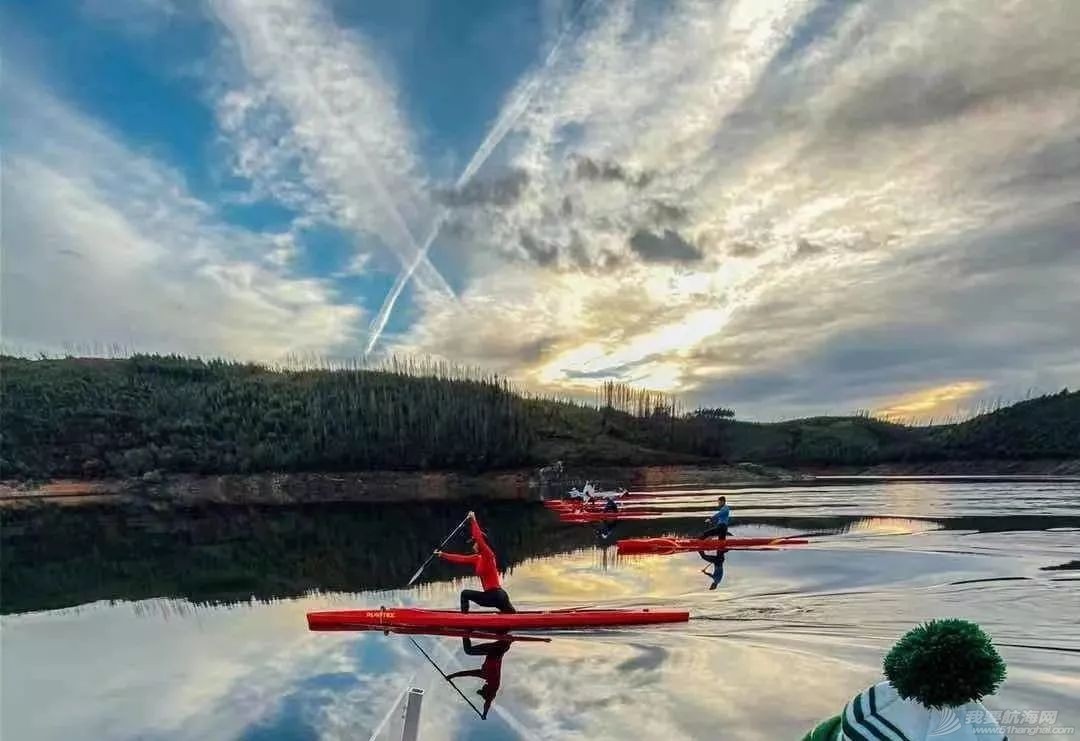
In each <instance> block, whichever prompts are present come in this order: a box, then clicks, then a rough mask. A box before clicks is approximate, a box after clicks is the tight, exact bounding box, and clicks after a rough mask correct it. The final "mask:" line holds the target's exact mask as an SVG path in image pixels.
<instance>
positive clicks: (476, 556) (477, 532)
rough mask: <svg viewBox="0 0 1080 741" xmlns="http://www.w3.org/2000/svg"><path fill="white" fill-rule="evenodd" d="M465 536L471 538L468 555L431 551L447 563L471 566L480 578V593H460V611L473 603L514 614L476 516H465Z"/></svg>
mask: <svg viewBox="0 0 1080 741" xmlns="http://www.w3.org/2000/svg"><path fill="white" fill-rule="evenodd" d="M468 520H469V533H470V536H471V537H472V547H473V552H472V553H471V554H468V555H465V554H459V553H443V552H442V551H435V555H437V556H438V557H439V558H441V559H442V560H444V561H449V562H450V563H460V564H467V565H469V566H472V567H473V568H474V569H475V570H476V575H477V576H478V577H479V578H480V586H482V587H483V588H484V591H482V592H481V591H479V590H476V589H463V590H462V591H461V611H462V612H468V611H469V603H470V602H475V603H476V604H477V605H479V606H480V607H494V608H496V609H497V610H498V611H499V612H517V610H515V609H514V606H513V605H512V604H511V603H510V595H508V594H507V593H506V591H505V590H504V589H503V588H502V582H501V581H500V579H499V566H498V564H497V563H496V562H495V552H494V551H492V550H491V546H490V545H488V542H487V539H486V538H485V537H484V531H483V530H481V529H480V525H479V523H477V521H476V515H475V514H474V513H472V512H470V513H469V517H468Z"/></svg>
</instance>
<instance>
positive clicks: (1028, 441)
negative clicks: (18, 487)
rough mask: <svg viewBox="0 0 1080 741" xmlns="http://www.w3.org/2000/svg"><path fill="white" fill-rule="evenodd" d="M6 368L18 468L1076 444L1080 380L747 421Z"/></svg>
mask: <svg viewBox="0 0 1080 741" xmlns="http://www.w3.org/2000/svg"><path fill="white" fill-rule="evenodd" d="M0 384H2V395H0V415H2V417H0V419H2V428H0V476H2V477H5V478H23V479H26V478H48V477H55V476H77V477H88V478H90V477H102V476H123V477H135V476H149V477H151V478H152V477H153V475H154V474H156V473H159V472H160V473H207V474H209V473H253V472H263V471H346V470H354V471H361V470H374V469H385V470H457V471H472V472H479V471H485V470H493V469H508V468H515V467H522V466H530V465H542V464H544V463H547V462H550V461H552V460H564V461H566V462H567V463H590V464H601V465H605V464H613V465H647V464H662V463H696V462H711V461H719V462H729V463H735V462H754V463H764V464H772V465H782V466H785V465H786V466H799V465H868V464H874V463H882V462H897V461H899V462H922V461H940V460H946V459H950V460H957V459H960V460H963V459H1008V460H1023V459H1039V458H1056V459H1062V458H1076V457H1080V393H1078V392H1073V393H1069V392H1067V391H1063V392H1062V393H1060V394H1056V395H1052V396H1046V397H1041V398H1038V399H1032V400H1030V401H1026V402H1021V403H1020V404H1016V405H1014V406H1011V407H1006V408H1003V409H999V410H997V411H995V412H993V413H990V414H984V415H981V416H979V417H976V418H974V419H971V420H968V421H966V422H962V423H959V424H952V425H937V426H925V427H911V426H906V425H903V424H897V423H894V422H889V421H884V420H880V419H875V418H873V417H869V416H852V417H815V418H809V419H800V420H792V421H788V422H776V423H754V422H746V421H742V420H737V419H735V418H734V415H735V413H734V411H733V410H731V409H727V408H723V407H717V408H708V409H697V410H689V411H687V410H683V409H681V408H680V406H679V404H678V402H677V400H676V399H674V398H673V397H671V396H669V395H666V394H661V393H657V392H653V391H646V390H640V389H634V388H632V387H629V386H626V385H622V384H616V383H607V384H604V385H603V386H601V388H600V390H599V392H598V395H597V401H596V405H589V404H584V403H578V402H571V401H567V400H558V399H550V398H538V397H532V396H529V395H527V394H523V393H520V392H519V391H518V390H516V389H515V388H514V387H513V385H512V384H511V383H510V382H509V381H508V380H507V379H505V378H503V377H499V376H496V375H485V374H483V373H482V372H479V371H462V370H459V369H455V368H453V367H451V366H447V365H445V364H434V363H424V362H422V361H396V362H393V363H392V364H390V365H389V366H387V367H385V368H382V369H377V370H368V369H361V368H355V367H347V366H340V367H334V368H323V369H318V370H310V369H307V370H289V369H271V368H266V367H263V366H259V365H251V364H241V363H233V362H226V361H203V360H193V359H187V358H181V357H177V356H146V355H136V356H133V357H131V358H126V359H109V360H106V359H95V358H67V359H60V360H50V359H41V360H26V359H20V358H11V357H3V358H0Z"/></svg>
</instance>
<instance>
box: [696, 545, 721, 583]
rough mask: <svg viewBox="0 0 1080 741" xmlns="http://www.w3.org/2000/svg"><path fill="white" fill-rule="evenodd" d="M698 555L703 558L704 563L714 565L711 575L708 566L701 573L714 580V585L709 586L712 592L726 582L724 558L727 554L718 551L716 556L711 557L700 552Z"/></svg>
mask: <svg viewBox="0 0 1080 741" xmlns="http://www.w3.org/2000/svg"><path fill="white" fill-rule="evenodd" d="M698 555H699V556H701V558H702V560H703V561H707V562H708V563H711V564H712V565H713V570H712V573H711V574H710V573H709V567H708V566H706V567H705V568H703V569H702V570H701V573H703V574H704V575H705V576H708V577H710V578H711V579H712V584H710V585H709V591H710V592H711V591H713V590H714V589H716V587H717V586H719V585H720V582H721V581H723V580H724V556H725V555H727V554H726V553H724V551H717V552H716V555H715V556H710V555H709V554H708V553H706V552H705V551H698Z"/></svg>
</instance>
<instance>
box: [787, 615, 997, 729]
mask: <svg viewBox="0 0 1080 741" xmlns="http://www.w3.org/2000/svg"><path fill="white" fill-rule="evenodd" d="M884 669H885V678H886V679H887V680H888V681H887V682H881V683H880V684H875V685H874V686H873V687H870V688H869V689H867V690H865V691H863V692H860V693H859V694H858V695H856V696H855V699H853V700H852V701H851V702H849V703H848V704H847V706H846V707H844V712H842V713H841V714H840V715H838V716H836V717H834V718H830V719H829V720H827V721H825V722H824V723H822V724H820V725H819V726H818V727H817V728H815V729H814V730H813V731H811V732H810V733H809V734H807V736H806V737H805V739H804V741H1006V738H1005V733H1004V731H1002V729H1001V726H999V725H998V724H997V721H995V720H994V718H993V717H992V716H991V714H990V713H989V712H987V710H986V708H985V707H983V704H982V703H981V702H979V701H980V700H981V699H982V698H983V697H985V696H987V695H991V694H993V693H994V692H995V691H996V690H997V688H998V686H999V685H1000V684H1001V682H1002V681H1003V680H1004V679H1005V662H1004V661H1002V660H1001V657H1000V656H999V655H998V652H997V650H996V649H995V648H994V646H993V644H992V643H991V642H990V637H989V636H987V635H986V633H984V632H983V631H982V629H981V628H980V627H979V626H978V625H975V624H974V623H969V622H967V621H966V620H957V619H949V620H931V621H930V622H928V623H926V624H924V625H920V626H918V627H916V628H912V629H911V630H910V631H908V632H907V633H906V634H905V635H904V636H903V637H902V638H901V639H900V640H899V641H897V643H896V645H895V646H893V648H892V650H891V651H889V654H888V655H887V656H886V657H885V662H884Z"/></svg>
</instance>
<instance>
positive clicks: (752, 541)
mask: <svg viewBox="0 0 1080 741" xmlns="http://www.w3.org/2000/svg"><path fill="white" fill-rule="evenodd" d="M808 542H809V541H807V540H801V539H799V538H792V537H783V538H725V539H723V540H721V539H719V538H704V539H702V538H623V539H622V540H620V541H618V542H617V544H616V545H617V547H618V549H619V553H672V552H675V551H726V550H731V549H733V548H761V547H763V546H772V547H777V546H785V545H806V544H807V543H808Z"/></svg>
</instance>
